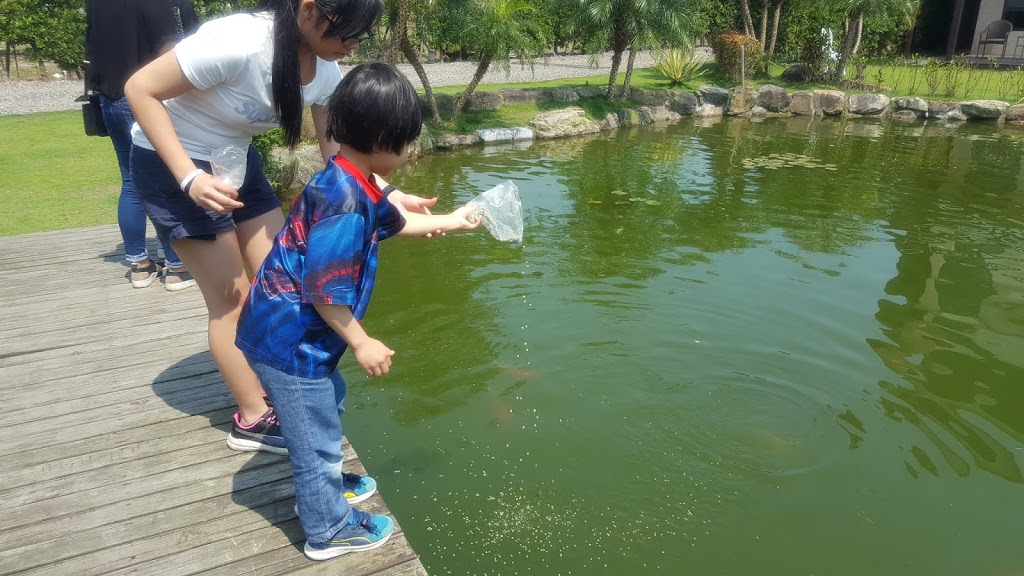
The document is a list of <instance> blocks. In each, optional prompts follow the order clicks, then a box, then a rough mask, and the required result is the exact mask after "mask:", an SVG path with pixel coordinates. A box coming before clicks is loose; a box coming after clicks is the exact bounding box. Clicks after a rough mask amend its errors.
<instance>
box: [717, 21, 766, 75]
mask: <svg viewBox="0 0 1024 576" xmlns="http://www.w3.org/2000/svg"><path fill="white" fill-rule="evenodd" d="M711 50H713V51H714V53H715V63H716V65H717V67H718V70H719V71H720V72H721V73H722V74H724V75H725V76H727V77H728V78H729V79H731V80H733V81H737V82H738V81H739V80H740V79H741V78H742V77H743V71H742V66H743V64H742V61H743V60H744V59H745V60H746V67H747V70H749V71H754V70H756V69H757V63H758V62H759V61H760V58H761V52H762V50H761V44H760V42H758V41H757V38H754V37H753V36H746V35H744V34H740V33H739V32H721V33H719V34H715V35H714V36H713V37H712V38H711ZM744 50H745V52H746V54H745V55H742V52H743V51H744Z"/></svg>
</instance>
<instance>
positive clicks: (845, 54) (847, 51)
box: [832, 19, 855, 84]
mask: <svg viewBox="0 0 1024 576" xmlns="http://www.w3.org/2000/svg"><path fill="white" fill-rule="evenodd" d="M854 36H855V33H854V30H853V26H851V25H850V20H849V19H847V20H846V22H845V23H844V24H843V42H842V44H840V47H839V61H838V62H836V69H835V71H834V73H833V76H832V81H833V82H835V83H836V84H838V83H839V82H841V81H842V80H843V76H844V75H845V74H846V65H847V64H848V63H849V61H850V58H851V57H852V56H853V44H854Z"/></svg>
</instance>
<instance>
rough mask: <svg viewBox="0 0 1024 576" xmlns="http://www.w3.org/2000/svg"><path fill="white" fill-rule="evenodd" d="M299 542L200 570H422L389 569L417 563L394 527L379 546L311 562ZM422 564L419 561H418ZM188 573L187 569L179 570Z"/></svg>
mask: <svg viewBox="0 0 1024 576" xmlns="http://www.w3.org/2000/svg"><path fill="white" fill-rule="evenodd" d="M300 543H301V541H300V542H297V543H296V545H295V546H294V547H291V546H286V547H281V548H276V549H274V550H271V551H269V552H264V553H261V554H256V555H253V556H250V557H246V558H242V559H240V560H237V561H234V562H231V563H229V564H225V565H223V566H218V567H216V568H213V569H206V570H203V572H202V574H204V575H206V576H233V575H236V574H259V575H261V576H276V575H280V574H308V575H312V574H330V575H337V574H344V575H345V576H363V575H370V574H403V573H406V574H425V573H426V572H425V571H424V572H401V571H399V572H394V573H392V572H389V571H390V570H393V569H395V568H397V567H399V566H404V565H406V564H409V563H414V564H417V565H418V564H419V560H418V557H417V556H416V553H415V552H413V550H412V548H411V547H410V546H409V542H408V540H407V539H406V537H405V532H402V531H401V530H399V529H398V528H397V527H396V529H395V535H394V536H392V537H391V539H389V540H388V541H387V543H385V544H384V545H383V546H381V547H380V548H378V549H376V550H370V551H368V552H354V553H351V554H346V555H344V556H340V557H338V558H334V559H332V560H326V561H323V562H314V561H311V560H309V559H307V558H306V557H305V556H304V555H303V553H302V548H301V545H300ZM420 566H421V568H422V565H420ZM181 574H189V572H181Z"/></svg>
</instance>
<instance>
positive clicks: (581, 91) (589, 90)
mask: <svg viewBox="0 0 1024 576" xmlns="http://www.w3.org/2000/svg"><path fill="white" fill-rule="evenodd" d="M607 91H608V89H607V88H603V87H601V86H580V87H579V88H576V94H578V95H579V97H580V98H593V97H595V96H604V95H605V94H606V93H607Z"/></svg>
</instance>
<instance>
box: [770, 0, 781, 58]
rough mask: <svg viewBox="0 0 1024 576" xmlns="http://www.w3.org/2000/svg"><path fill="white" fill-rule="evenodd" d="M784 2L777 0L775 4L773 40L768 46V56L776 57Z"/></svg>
mask: <svg viewBox="0 0 1024 576" xmlns="http://www.w3.org/2000/svg"><path fill="white" fill-rule="evenodd" d="M782 2H783V0H777V1H776V2H775V14H773V15H772V39H771V41H770V42H769V44H768V55H769V56H774V55H775V40H776V39H778V37H779V20H781V19H782Z"/></svg>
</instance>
